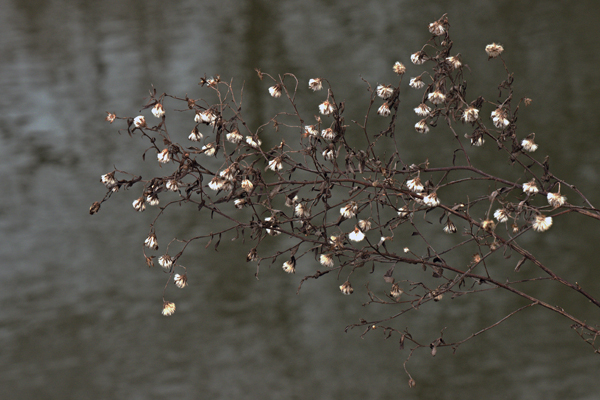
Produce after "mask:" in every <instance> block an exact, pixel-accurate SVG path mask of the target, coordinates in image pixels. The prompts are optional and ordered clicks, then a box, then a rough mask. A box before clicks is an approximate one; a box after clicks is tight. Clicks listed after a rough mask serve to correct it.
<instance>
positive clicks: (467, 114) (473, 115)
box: [461, 107, 479, 122]
mask: <svg viewBox="0 0 600 400" xmlns="http://www.w3.org/2000/svg"><path fill="white" fill-rule="evenodd" d="M461 118H462V120H463V121H465V122H475V121H477V119H479V110H478V109H476V108H475V107H468V108H467V109H466V110H465V111H464V112H463V115H462V117H461Z"/></svg>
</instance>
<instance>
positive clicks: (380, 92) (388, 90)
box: [377, 85, 394, 100]
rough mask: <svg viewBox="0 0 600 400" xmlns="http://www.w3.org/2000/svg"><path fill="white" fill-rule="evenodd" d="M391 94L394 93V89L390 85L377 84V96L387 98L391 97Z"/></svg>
mask: <svg viewBox="0 0 600 400" xmlns="http://www.w3.org/2000/svg"><path fill="white" fill-rule="evenodd" d="M392 94H394V89H393V88H392V85H379V86H377V96H379V97H381V98H382V99H384V100H386V99H389V98H390V97H392Z"/></svg>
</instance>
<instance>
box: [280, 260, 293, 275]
mask: <svg viewBox="0 0 600 400" xmlns="http://www.w3.org/2000/svg"><path fill="white" fill-rule="evenodd" d="M282 268H283V270H284V271H285V272H287V273H288V274H294V273H296V259H295V258H294V257H293V256H292V258H291V259H290V260H288V261H286V262H284V263H283V267H282Z"/></svg>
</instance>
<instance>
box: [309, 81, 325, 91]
mask: <svg viewBox="0 0 600 400" xmlns="http://www.w3.org/2000/svg"><path fill="white" fill-rule="evenodd" d="M308 88H309V89H311V90H312V91H313V92H316V91H317V90H321V89H323V82H322V81H321V78H314V79H310V80H309V81H308Z"/></svg>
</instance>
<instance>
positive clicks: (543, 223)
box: [532, 214, 552, 232]
mask: <svg viewBox="0 0 600 400" xmlns="http://www.w3.org/2000/svg"><path fill="white" fill-rule="evenodd" d="M532 226H533V230H535V231H536V232H544V231H547V230H548V229H550V227H551V226H552V217H545V216H543V215H541V214H540V215H536V216H535V219H534V220H533V222H532Z"/></svg>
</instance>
